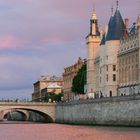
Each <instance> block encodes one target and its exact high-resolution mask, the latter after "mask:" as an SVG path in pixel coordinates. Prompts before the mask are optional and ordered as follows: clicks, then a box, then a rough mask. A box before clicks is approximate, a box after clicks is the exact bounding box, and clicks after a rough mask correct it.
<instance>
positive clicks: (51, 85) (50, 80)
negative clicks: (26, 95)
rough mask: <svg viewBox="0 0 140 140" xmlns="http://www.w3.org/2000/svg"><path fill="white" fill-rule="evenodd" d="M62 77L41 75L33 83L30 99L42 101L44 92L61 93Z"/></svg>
mask: <svg viewBox="0 0 140 140" xmlns="http://www.w3.org/2000/svg"><path fill="white" fill-rule="evenodd" d="M62 91H63V78H62V77H57V76H41V78H40V79H39V80H38V81H37V82H35V83H34V92H33V94H32V101H43V100H44V97H45V94H46V93H48V92H49V93H51V92H53V93H56V94H58V93H62Z"/></svg>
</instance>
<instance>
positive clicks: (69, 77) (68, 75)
mask: <svg viewBox="0 0 140 140" xmlns="http://www.w3.org/2000/svg"><path fill="white" fill-rule="evenodd" d="M84 63H85V60H83V59H82V58H80V57H79V58H78V60H77V62H76V63H75V64H74V65H71V66H68V67H66V68H64V73H63V80H64V86H63V93H64V100H65V101H70V100H73V99H74V93H72V89H71V88H72V81H73V78H74V77H75V76H76V74H77V72H78V70H79V69H80V68H81V67H82V66H83V64H84Z"/></svg>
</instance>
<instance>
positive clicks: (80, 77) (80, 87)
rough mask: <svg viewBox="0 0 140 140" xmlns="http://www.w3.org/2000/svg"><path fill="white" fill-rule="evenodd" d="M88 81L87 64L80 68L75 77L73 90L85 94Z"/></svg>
mask: <svg viewBox="0 0 140 140" xmlns="http://www.w3.org/2000/svg"><path fill="white" fill-rule="evenodd" d="M85 83H86V64H84V65H83V66H82V67H81V69H79V70H78V72H77V75H76V76H75V77H74V78H73V82H72V92H74V93H75V94H84V85H85Z"/></svg>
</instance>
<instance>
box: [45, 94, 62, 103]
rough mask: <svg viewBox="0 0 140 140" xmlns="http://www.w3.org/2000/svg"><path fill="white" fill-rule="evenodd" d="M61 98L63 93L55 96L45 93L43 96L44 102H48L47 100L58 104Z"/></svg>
mask: <svg viewBox="0 0 140 140" xmlns="http://www.w3.org/2000/svg"><path fill="white" fill-rule="evenodd" d="M62 97H63V93H59V94H55V93H46V95H45V101H46V102H49V99H51V101H52V102H53V101H56V102H60V101H61V99H62Z"/></svg>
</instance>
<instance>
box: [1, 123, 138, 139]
mask: <svg viewBox="0 0 140 140" xmlns="http://www.w3.org/2000/svg"><path fill="white" fill-rule="evenodd" d="M0 140H140V128H129V127H97V126H72V125H61V124H33V123H14V124H13V123H7V124H3V123H1V124H0Z"/></svg>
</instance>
